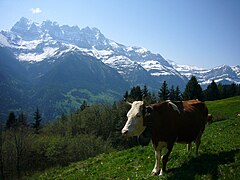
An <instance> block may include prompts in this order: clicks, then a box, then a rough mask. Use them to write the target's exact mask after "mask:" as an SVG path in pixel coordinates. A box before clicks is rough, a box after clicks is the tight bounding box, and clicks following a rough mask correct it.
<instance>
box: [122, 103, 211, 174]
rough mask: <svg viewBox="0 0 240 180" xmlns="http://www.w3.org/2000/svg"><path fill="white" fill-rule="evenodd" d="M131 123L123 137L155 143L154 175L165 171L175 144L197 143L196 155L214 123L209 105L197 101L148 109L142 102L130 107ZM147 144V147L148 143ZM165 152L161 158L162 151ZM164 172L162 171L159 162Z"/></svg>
mask: <svg viewBox="0 0 240 180" xmlns="http://www.w3.org/2000/svg"><path fill="white" fill-rule="evenodd" d="M129 104H130V105H131V109H130V110H129V111H128V113H127V117H128V120H127V122H126V124H125V126H124V127H123V129H122V134H123V136H126V137H131V136H138V137H141V136H142V135H144V136H146V137H145V139H148V138H149V141H150V139H151V140H152V143H153V147H154V149H155V158H156V162H155V166H154V168H153V170H152V175H158V174H159V175H162V174H163V172H165V171H166V164H167V161H168V157H169V155H170V153H171V151H172V148H173V145H174V143H175V142H178V143H186V144H188V145H191V142H195V145H196V149H195V155H197V154H198V148H199V145H200V142H201V136H202V133H203V131H204V129H205V125H206V123H208V122H209V121H211V118H212V116H211V115H208V109H207V107H206V105H205V104H204V103H203V102H201V101H198V100H189V101H177V102H172V101H164V102H161V103H157V104H151V105H149V106H145V105H144V102H143V101H134V102H133V103H129ZM149 141H147V143H148V142H149ZM163 148H166V151H165V153H163V155H162V157H161V151H162V149H163ZM161 159H162V164H163V165H162V169H161V170H160V160H161Z"/></svg>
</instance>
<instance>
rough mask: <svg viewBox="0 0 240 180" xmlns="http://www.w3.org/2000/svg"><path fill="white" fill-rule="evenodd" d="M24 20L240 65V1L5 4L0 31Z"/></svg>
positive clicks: (186, 59) (212, 63)
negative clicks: (86, 30) (86, 29)
mask: <svg viewBox="0 0 240 180" xmlns="http://www.w3.org/2000/svg"><path fill="white" fill-rule="evenodd" d="M21 17H26V18H28V19H31V20H33V21H35V22H38V23H41V22H42V21H44V20H51V21H56V22H58V23H59V25H65V24H66V25H70V26H73V25H78V26H79V28H84V27H86V26H89V27H96V28H98V29H100V31H101V32H102V33H103V34H104V35H105V37H107V38H109V39H111V40H114V41H116V42H118V43H120V44H124V45H126V46H139V47H145V48H147V49H149V50H150V51H152V52H153V53H159V54H161V55H162V56H163V57H164V58H165V59H167V60H173V61H175V62H177V63H179V64H186V65H194V66H198V67H203V68H213V67H216V66H220V65H223V64H227V65H231V66H235V65H240V0H68V1H64V0H0V30H10V29H11V27H12V26H13V25H14V24H15V23H16V22H17V21H18V20H19V19H20V18H21Z"/></svg>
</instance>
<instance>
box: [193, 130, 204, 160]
mask: <svg viewBox="0 0 240 180" xmlns="http://www.w3.org/2000/svg"><path fill="white" fill-rule="evenodd" d="M202 134H203V133H202V132H200V133H199V134H198V137H197V139H196V141H195V146H196V149H195V153H194V156H195V157H197V156H198V149H199V146H200V144H201V137H202Z"/></svg>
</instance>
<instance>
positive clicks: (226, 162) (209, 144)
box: [26, 96, 240, 180]
mask: <svg viewBox="0 0 240 180" xmlns="http://www.w3.org/2000/svg"><path fill="white" fill-rule="evenodd" d="M206 104H207V105H208V108H209V112H210V113H212V114H213V116H214V123H212V124H211V125H209V126H208V127H207V128H206V130H205V132H204V135H203V137H202V144H201V145H200V149H199V156H198V157H197V158H194V156H193V154H191V153H187V152H186V146H185V145H182V144H175V146H174V149H173V151H172V153H171V155H170V158H169V162H168V166H167V169H168V172H167V173H166V174H165V175H163V176H161V177H152V176H150V172H151V170H152V169H153V166H154V163H155V158H154V151H153V148H152V146H151V145H149V146H147V147H140V146H139V147H135V148H132V149H128V150H125V151H118V152H113V153H110V154H101V155H99V156H97V157H94V158H90V159H88V160H85V161H81V162H77V163H73V164H71V165H69V166H67V167H59V168H54V169H51V170H48V171H46V172H44V173H41V174H35V175H34V176H32V177H26V179H44V180H45V179H126V180H127V179H232V180H233V179H240V117H239V116H237V114H240V96H238V97H234V98H229V99H224V100H219V101H213V102H206Z"/></svg>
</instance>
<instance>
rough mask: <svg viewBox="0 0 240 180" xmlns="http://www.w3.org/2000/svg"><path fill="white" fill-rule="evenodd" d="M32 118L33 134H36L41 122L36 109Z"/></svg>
mask: <svg viewBox="0 0 240 180" xmlns="http://www.w3.org/2000/svg"><path fill="white" fill-rule="evenodd" d="M33 118H34V123H33V129H34V130H35V133H36V134H38V133H39V129H40V128H41V121H42V117H41V114H40V113H39V110H38V108H37V110H36V112H35V113H34V115H33Z"/></svg>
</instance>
